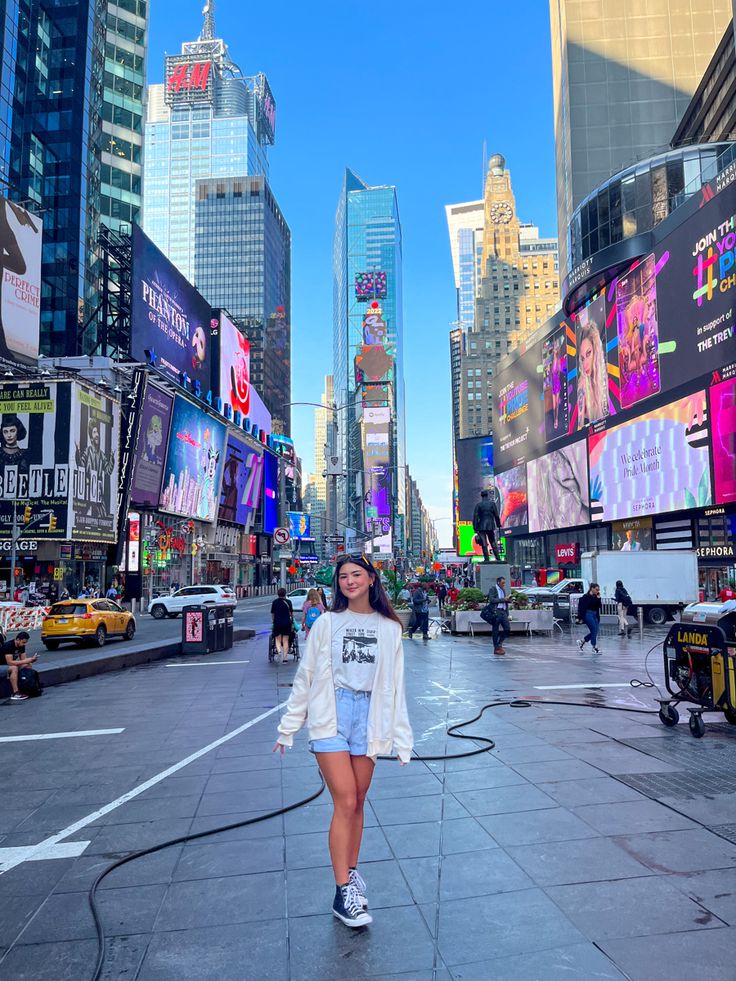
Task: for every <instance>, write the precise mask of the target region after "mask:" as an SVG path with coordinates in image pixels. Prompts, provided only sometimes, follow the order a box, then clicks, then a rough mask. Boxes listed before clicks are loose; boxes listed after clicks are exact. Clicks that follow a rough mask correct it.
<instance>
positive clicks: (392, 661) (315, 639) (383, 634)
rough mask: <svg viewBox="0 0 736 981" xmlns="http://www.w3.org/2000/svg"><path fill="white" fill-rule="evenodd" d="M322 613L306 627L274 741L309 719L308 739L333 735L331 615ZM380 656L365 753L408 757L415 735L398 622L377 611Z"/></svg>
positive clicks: (290, 737) (284, 739) (286, 740)
mask: <svg viewBox="0 0 736 981" xmlns="http://www.w3.org/2000/svg"><path fill="white" fill-rule="evenodd" d="M335 615H337V616H339V614H332V613H323V614H322V616H321V617H320V618H319V619H318V620H317V621H316V622H315V624H314V626H313V627H312V629H311V630H310V631H309V637H308V639H307V646H306V650H305V653H304V657H303V658H302V660H301V663H300V664H299V670H298V671H297V673H296V677H295V678H294V685H293V687H292V691H291V696H290V698H289V701H288V703H287V705H286V710H285V711H284V714H283V715H282V716H281V722H280V723H279V727H278V731H279V738H278V742H279V743H281V744H282V745H283V746H291V745H292V744H293V742H294V733H296V732H298V731H299V730H300V729H301V727H302V726H303V725H304V722H305V721H306V722H307V725H308V726H309V738H310V739H329V738H330V737H332V736H336V735H337V708H336V705H335V681H334V677H333V673H332V617H333V616H335ZM378 652H379V653H378V659H377V663H376V674H375V678H374V680H373V690H372V692H371V703H370V708H369V709H368V756H370V758H371V759H373V760H375V759H376V757H377V756H388V755H390V754H391V753H393V752H395V753H396V755H397V756H398V757H399V759H400V760H401V761H402V763H408V762H409V759H410V757H411V750H412V746H413V744H414V737H413V735H412V731H411V725H410V724H409V716H408V714H407V711H406V696H405V693H404V651H403V647H402V644H401V627H400V625H399V624H398V623H395V622H394V621H393V620H389V619H388V618H387V617H380V625H379V629H378Z"/></svg>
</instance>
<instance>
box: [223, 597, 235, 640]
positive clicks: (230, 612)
mask: <svg viewBox="0 0 736 981" xmlns="http://www.w3.org/2000/svg"><path fill="white" fill-rule="evenodd" d="M234 620H235V607H234V606H226V607H225V642H224V645H223V648H222V649H223V651H229V650H230V648H231V647H232V646H233V622H234Z"/></svg>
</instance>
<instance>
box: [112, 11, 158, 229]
mask: <svg viewBox="0 0 736 981" xmlns="http://www.w3.org/2000/svg"><path fill="white" fill-rule="evenodd" d="M148 14H149V6H148V0H116V2H115V4H114V5H113V4H108V5H107V14H106V21H105V75H104V85H105V88H104V107H103V115H102V131H103V141H102V169H101V182H102V187H101V197H100V208H101V212H102V215H101V217H102V221H103V222H104V223H105V224H106V225H107V226H108V227H109V228H112V229H114V230H115V231H130V226H131V225H132V224H133V223H134V222H135V223H136V224H138V223H139V222H140V214H141V206H142V204H143V189H142V187H141V182H142V178H143V97H144V92H145V88H144V86H145V81H146V45H147V40H148Z"/></svg>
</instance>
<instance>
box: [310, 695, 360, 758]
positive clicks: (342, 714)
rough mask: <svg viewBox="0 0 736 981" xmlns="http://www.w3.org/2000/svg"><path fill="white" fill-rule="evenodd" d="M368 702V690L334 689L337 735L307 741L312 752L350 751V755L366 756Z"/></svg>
mask: <svg viewBox="0 0 736 981" xmlns="http://www.w3.org/2000/svg"><path fill="white" fill-rule="evenodd" d="M370 704H371V693H370V692H369V691H351V689H349V688H337V689H335V707H336V710H337V735H336V736H330V737H329V738H327V739H313V740H312V741H311V742H310V743H309V748H310V750H311V751H312V752H313V753H350V755H351V756H367V755H368V708H369V706H370Z"/></svg>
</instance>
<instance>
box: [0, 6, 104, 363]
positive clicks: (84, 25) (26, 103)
mask: <svg viewBox="0 0 736 981" xmlns="http://www.w3.org/2000/svg"><path fill="white" fill-rule="evenodd" d="M105 8H106V5H100V4H98V3H96V2H93V0H78V2H69V3H66V4H60V3H58V2H54V0H9V2H7V3H3V4H2V7H1V8H0V29H1V30H2V36H1V38H0V45H1V48H2V81H1V82H0V176H1V177H2V179H3V181H4V182H5V184H4V185H3V190H4V191H5V193H7V195H8V197H10V198H11V199H12V200H15V201H23V202H26V206H27V207H28V208H29V209H30V210H31V211H34V212H36V213H37V214H40V215H41V217H42V218H43V260H42V262H43V265H42V293H41V328H40V329H41V334H40V343H41V350H42V352H43V353H44V354H49V355H55V356H58V355H67V354H77V353H79V352H81V351H85V350H88V349H89V348H90V347H91V346H92V344H93V343H94V340H95V337H96V330H95V323H94V314H95V311H96V308H97V300H98V272H99V252H98V244H97V239H98V231H99V220H100V176H101V175H100V166H101V164H100V161H101V147H102V115H103V71H104V46H105V24H104V20H103V12H104V10H105Z"/></svg>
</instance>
